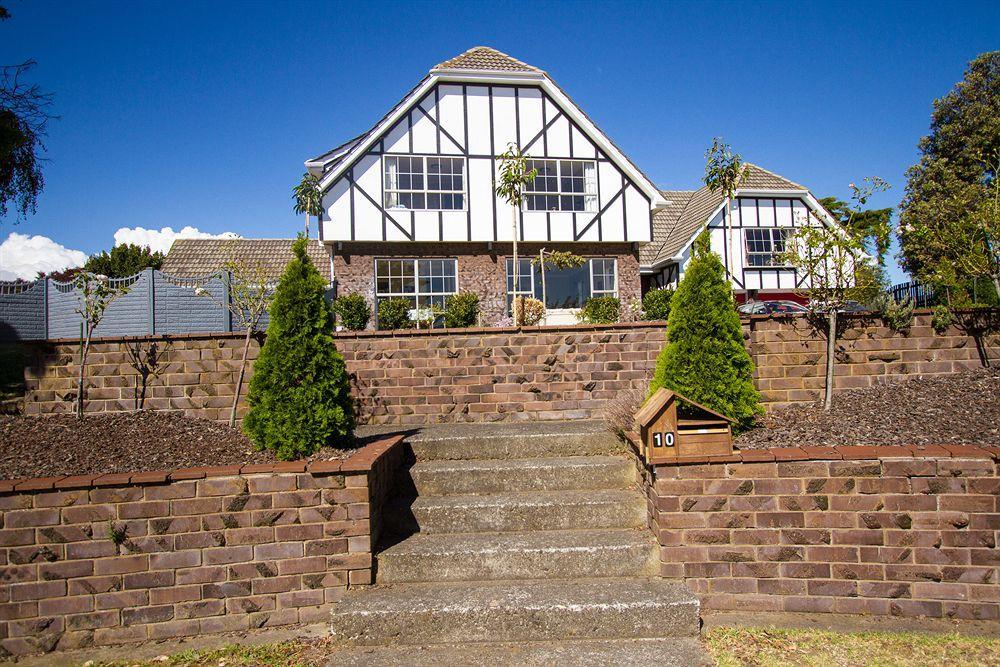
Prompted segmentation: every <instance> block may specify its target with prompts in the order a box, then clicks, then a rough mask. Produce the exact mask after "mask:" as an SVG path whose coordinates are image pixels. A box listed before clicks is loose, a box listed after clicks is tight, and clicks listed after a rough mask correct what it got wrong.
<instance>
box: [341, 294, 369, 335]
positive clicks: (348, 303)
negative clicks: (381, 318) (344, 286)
mask: <svg viewBox="0 0 1000 667" xmlns="http://www.w3.org/2000/svg"><path fill="white" fill-rule="evenodd" d="M333 312H334V313H336V314H337V316H338V317H340V323H341V324H342V325H343V327H344V328H345V329H347V330H349V331H363V330H364V329H365V327H367V326H368V320H370V319H371V316H372V311H371V308H369V307H368V302H367V301H365V297H363V296H361V295H360V294H345V295H344V296H342V297H338V298H337V300H336V301H334V302H333Z"/></svg>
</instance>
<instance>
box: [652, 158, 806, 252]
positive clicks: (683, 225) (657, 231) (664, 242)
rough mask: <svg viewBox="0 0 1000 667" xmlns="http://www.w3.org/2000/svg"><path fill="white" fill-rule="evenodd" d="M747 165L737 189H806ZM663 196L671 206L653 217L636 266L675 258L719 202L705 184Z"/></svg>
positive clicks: (718, 196)
mask: <svg viewBox="0 0 1000 667" xmlns="http://www.w3.org/2000/svg"><path fill="white" fill-rule="evenodd" d="M747 166H749V167H750V173H749V174H748V175H747V179H746V180H745V181H744V182H743V185H741V186H740V188H741V189H744V190H802V191H806V190H807V189H808V188H806V187H804V186H802V185H799V184H798V183H794V182H792V181H790V180H788V179H787V178H785V177H783V176H779V175H778V174H775V173H774V172H771V171H768V170H767V169H763V168H762V167H758V166H757V165H755V164H750V163H749V162H748V163H747ZM685 195H686V199H685V198H684V197H685ZM663 196H664V197H666V198H667V199H668V200H673V201H674V204H673V205H671V206H668V207H667V208H665V209H662V210H660V211H657V212H656V214H655V215H654V216H653V241H652V243H646V244H643V246H642V247H641V248H640V249H639V263H640V264H641V265H642V266H656V265H657V264H661V263H663V262H665V261H667V260H669V259H670V258H672V257H674V256H676V255H677V253H679V252H680V251H681V249H683V248H684V246H686V245H687V243H688V241H690V240H691V237H692V236H694V235H695V234H696V233H697V232H698V231H699V230H701V228H702V227H704V226H705V225H706V224H707V223H708V216H709V215H711V213H712V211H714V210H715V209H716V208H718V207H719V205H720V204H721V203H722V200H723V196H722V193H721V192H712V191H711V190H709V189H708V186H707V185H706V186H703V187H701V188H700V189H698V190H695V191H694V192H685V191H671V190H665V191H663ZM682 199H683V200H684V204H683V206H682V207H681V209H680V210H678V205H677V202H678V200H682Z"/></svg>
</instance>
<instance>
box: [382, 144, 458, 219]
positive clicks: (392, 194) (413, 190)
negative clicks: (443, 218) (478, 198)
mask: <svg viewBox="0 0 1000 667" xmlns="http://www.w3.org/2000/svg"><path fill="white" fill-rule="evenodd" d="M384 162H385V167H384V169H385V188H384V189H385V207H386V209H387V210H410V211H456V210H462V209H464V208H465V160H464V159H463V158H458V157H439V156H423V155H386V156H385V159H384Z"/></svg>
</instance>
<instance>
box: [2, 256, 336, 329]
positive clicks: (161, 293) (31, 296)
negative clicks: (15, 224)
mask: <svg viewBox="0 0 1000 667" xmlns="http://www.w3.org/2000/svg"><path fill="white" fill-rule="evenodd" d="M111 284H112V285H113V286H117V287H123V288H126V289H127V291H126V292H125V294H123V295H122V296H120V297H118V298H117V299H115V300H114V301H113V302H112V303H111V305H109V306H108V308H107V310H106V311H105V313H104V318H103V320H102V321H101V323H100V324H99V325H98V326H97V329H95V331H94V335H95V336H110V337H115V336H143V335H149V334H187V333H218V332H225V331H240V330H241V327H240V326H239V322H238V321H235V322H234V321H233V318H232V317H231V316H230V314H229V309H228V307H227V305H226V304H228V303H229V295H228V291H227V284H226V281H225V280H224V279H223V278H222V277H220V276H218V275H215V276H202V277H200V278H178V277H175V276H169V275H167V274H165V273H161V272H160V271H153V270H150V269H147V270H146V271H143V272H142V273H137V274H136V275H134V276H130V277H128V278H121V279H113V280H112V281H111ZM275 287H276V285H272V286H271V289H272V290H273V289H274V288H275ZM326 296H327V299H328V300H331V299H332V297H333V290H332V289H331V290H328V291H327V294H326ZM79 307H80V296H79V292H78V291H77V290H76V289H75V288H74V287H73V284H72V283H61V282H57V281H54V280H38V281H35V282H34V283H16V282H0V341H6V340H42V339H45V338H78V337H79V336H80V334H81V332H82V324H83V318H82V317H81V316H80V315H79V313H77V312H76V310H77V308H79ZM268 322H269V317H268V315H267V313H265V314H264V316H263V317H262V318H261V322H260V327H259V328H260V329H261V330H265V329H267V325H268Z"/></svg>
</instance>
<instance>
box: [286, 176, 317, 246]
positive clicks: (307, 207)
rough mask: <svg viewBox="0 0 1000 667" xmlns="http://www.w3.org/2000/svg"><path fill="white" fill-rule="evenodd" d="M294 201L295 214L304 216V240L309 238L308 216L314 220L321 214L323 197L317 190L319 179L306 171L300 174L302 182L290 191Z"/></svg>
mask: <svg viewBox="0 0 1000 667" xmlns="http://www.w3.org/2000/svg"><path fill="white" fill-rule="evenodd" d="M292 198H293V199H294V200H295V207H294V208H295V212H296V213H298V214H299V215H301V214H303V213H305V216H306V238H309V216H311V215H315V216H316V219H317V220H318V219H319V216H321V215H322V214H323V195H322V193H321V192H320V189H319V179H318V178H316V177H315V176H313V175H312V174H310V173H309V172H308V171H307V172H306V173H304V174H302V180H301V181H299V184H298V185H296V186H295V187H294V188H293V189H292Z"/></svg>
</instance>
